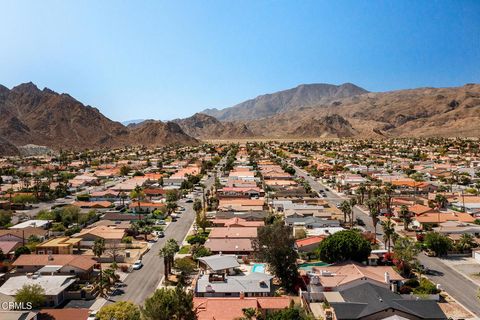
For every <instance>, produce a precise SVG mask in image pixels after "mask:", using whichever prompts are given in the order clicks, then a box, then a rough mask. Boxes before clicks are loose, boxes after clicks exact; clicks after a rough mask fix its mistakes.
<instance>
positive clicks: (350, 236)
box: [317, 229, 372, 263]
mask: <svg viewBox="0 0 480 320" xmlns="http://www.w3.org/2000/svg"><path fill="white" fill-rule="evenodd" d="M371 251H372V248H371V244H370V242H369V241H368V240H367V239H365V238H364V237H363V236H362V234H361V233H360V231H359V230H356V229H351V230H344V231H340V232H336V233H334V234H332V235H330V236H328V237H327V238H326V239H325V240H323V241H322V242H321V243H320V245H319V247H318V249H317V252H318V255H319V257H320V260H322V261H324V262H327V263H333V262H341V261H347V260H353V261H358V262H364V261H366V260H367V259H368V256H369V255H370V252H371Z"/></svg>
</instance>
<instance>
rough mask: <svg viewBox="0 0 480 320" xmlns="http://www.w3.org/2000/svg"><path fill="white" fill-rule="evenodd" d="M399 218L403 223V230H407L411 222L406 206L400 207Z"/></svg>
mask: <svg viewBox="0 0 480 320" xmlns="http://www.w3.org/2000/svg"><path fill="white" fill-rule="evenodd" d="M399 218H400V219H402V221H403V229H404V230H408V226H409V225H410V223H411V222H412V216H411V214H410V210H408V207H407V206H406V205H402V206H401V207H400V212H399Z"/></svg>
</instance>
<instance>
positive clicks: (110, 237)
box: [74, 226, 125, 248]
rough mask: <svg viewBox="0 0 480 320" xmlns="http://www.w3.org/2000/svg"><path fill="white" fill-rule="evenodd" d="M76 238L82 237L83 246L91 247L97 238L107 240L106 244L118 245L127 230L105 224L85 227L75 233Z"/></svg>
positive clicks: (81, 244) (81, 243)
mask: <svg viewBox="0 0 480 320" xmlns="http://www.w3.org/2000/svg"><path fill="white" fill-rule="evenodd" d="M74 236H75V237H76V238H81V239H82V241H80V246H81V247H87V248H91V247H92V246H93V244H94V242H95V240H96V239H103V240H105V245H106V246H112V245H118V244H119V243H120V242H121V241H122V239H123V237H124V236H125V230H123V229H116V228H111V227H105V226H98V227H93V228H89V229H83V230H82V231H80V232H79V233H77V234H75V235H74Z"/></svg>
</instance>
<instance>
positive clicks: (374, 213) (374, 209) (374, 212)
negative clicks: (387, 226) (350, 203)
mask: <svg viewBox="0 0 480 320" xmlns="http://www.w3.org/2000/svg"><path fill="white" fill-rule="evenodd" d="M367 207H368V211H370V218H371V219H372V224H373V228H374V232H375V237H376V236H377V224H378V221H379V218H378V215H379V214H380V201H379V199H378V198H377V197H373V198H371V199H368V200H367Z"/></svg>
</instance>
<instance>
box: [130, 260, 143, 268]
mask: <svg viewBox="0 0 480 320" xmlns="http://www.w3.org/2000/svg"><path fill="white" fill-rule="evenodd" d="M142 267H143V263H142V260H137V261H135V262H134V263H133V265H132V269H133V270H138V269H141V268H142Z"/></svg>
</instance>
